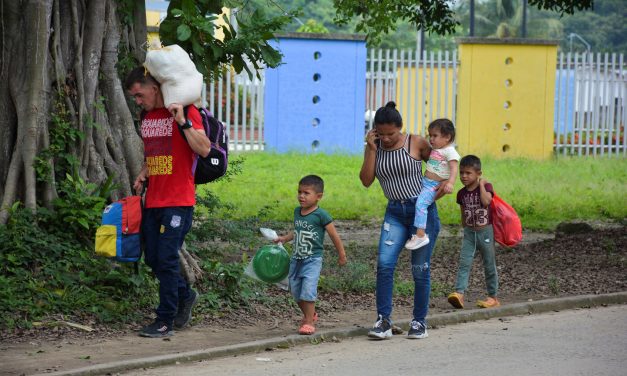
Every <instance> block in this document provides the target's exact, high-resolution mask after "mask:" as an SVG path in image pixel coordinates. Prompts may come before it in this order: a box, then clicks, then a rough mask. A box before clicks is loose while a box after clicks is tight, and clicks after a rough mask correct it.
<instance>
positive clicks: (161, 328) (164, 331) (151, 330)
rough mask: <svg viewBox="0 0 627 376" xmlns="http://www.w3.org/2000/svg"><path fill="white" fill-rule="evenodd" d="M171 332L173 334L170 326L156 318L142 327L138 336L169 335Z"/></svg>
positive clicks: (157, 336)
mask: <svg viewBox="0 0 627 376" xmlns="http://www.w3.org/2000/svg"><path fill="white" fill-rule="evenodd" d="M172 334H174V333H173V332H172V328H171V327H170V326H168V324H166V323H164V322H163V321H161V320H156V321H155V322H153V323H152V324H150V325H148V326H145V327H143V328H142V330H141V331H140V332H139V335H140V336H142V337H151V338H159V337H169V336H171V335H172Z"/></svg>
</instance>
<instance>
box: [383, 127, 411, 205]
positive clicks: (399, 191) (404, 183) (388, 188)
mask: <svg viewBox="0 0 627 376" xmlns="http://www.w3.org/2000/svg"><path fill="white" fill-rule="evenodd" d="M410 139H411V136H410V135H407V136H406V138H405V142H404V143H403V146H402V147H400V148H398V149H395V150H385V149H383V148H382V147H381V144H379V147H378V148H377V158H376V161H375V172H374V173H375V176H376V177H377V179H378V180H379V183H380V184H381V188H382V189H383V194H384V195H385V197H386V198H387V199H388V200H407V199H410V198H412V197H416V196H418V194H420V188H421V187H422V161H419V160H417V159H415V158H414V157H412V156H411V155H410V154H409V150H410V149H409V146H410Z"/></svg>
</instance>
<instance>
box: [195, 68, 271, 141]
mask: <svg viewBox="0 0 627 376" xmlns="http://www.w3.org/2000/svg"><path fill="white" fill-rule="evenodd" d="M263 94H264V75H263V71H261V72H260V78H257V77H253V79H250V78H249V77H248V74H247V73H246V72H245V71H242V73H240V74H235V72H234V71H232V70H230V69H229V70H226V71H225V72H224V74H223V75H222V76H221V77H219V78H218V79H217V80H216V81H214V82H211V83H208V84H207V85H206V87H205V90H203V98H202V99H203V105H204V106H205V107H206V108H207V109H208V110H209V111H211V113H212V114H213V115H214V116H215V117H216V118H217V119H218V120H220V121H221V122H222V123H223V124H224V125H225V127H226V129H227V132H228V134H229V150H237V151H248V150H263V148H264V147H263V145H264V144H263Z"/></svg>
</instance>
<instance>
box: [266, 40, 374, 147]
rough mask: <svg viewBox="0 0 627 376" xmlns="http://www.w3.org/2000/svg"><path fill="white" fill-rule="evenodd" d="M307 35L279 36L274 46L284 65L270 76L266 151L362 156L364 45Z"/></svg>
mask: <svg viewBox="0 0 627 376" xmlns="http://www.w3.org/2000/svg"><path fill="white" fill-rule="evenodd" d="M290 35H293V34H290ZM304 35H305V36H309V38H301V37H295V36H286V37H279V40H278V42H275V43H274V46H273V47H275V48H278V49H279V50H280V51H281V52H282V53H283V55H284V58H283V62H284V64H283V65H281V66H279V67H278V68H276V69H269V70H267V71H266V84H265V95H264V98H265V103H264V140H265V143H266V146H265V147H266V150H271V151H277V152H287V151H299V152H325V153H334V152H342V153H361V152H363V148H364V144H363V141H364V112H365V102H366V99H365V96H366V44H365V41H364V40H363V39H361V38H359V39H334V38H333V37H331V39H322V38H330V37H329V36H328V35H326V36H325V35H319V34H318V36H320V38H316V37H312V34H304Z"/></svg>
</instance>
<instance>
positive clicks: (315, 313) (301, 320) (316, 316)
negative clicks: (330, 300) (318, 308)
mask: <svg viewBox="0 0 627 376" xmlns="http://www.w3.org/2000/svg"><path fill="white" fill-rule="evenodd" d="M317 322H318V312H314V318H313V323H314V324H316V323H317ZM304 323H305V318H304V317H303V318H302V319H300V325H303V324H304Z"/></svg>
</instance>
